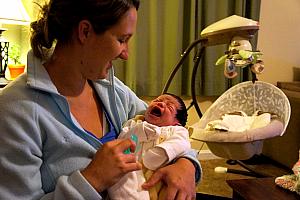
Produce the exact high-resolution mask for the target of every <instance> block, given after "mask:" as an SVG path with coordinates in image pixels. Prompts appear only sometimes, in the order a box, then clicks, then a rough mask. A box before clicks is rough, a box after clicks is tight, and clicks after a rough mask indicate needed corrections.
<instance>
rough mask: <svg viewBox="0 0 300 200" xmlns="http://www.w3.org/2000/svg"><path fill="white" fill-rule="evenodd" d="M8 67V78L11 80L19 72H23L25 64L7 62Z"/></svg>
mask: <svg viewBox="0 0 300 200" xmlns="http://www.w3.org/2000/svg"><path fill="white" fill-rule="evenodd" d="M8 69H9V72H10V78H11V79H12V80H14V79H15V78H17V77H18V76H19V75H20V74H22V73H23V72H24V69H25V65H24V64H17V65H13V64H9V65H8Z"/></svg>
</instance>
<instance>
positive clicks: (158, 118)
mask: <svg viewBox="0 0 300 200" xmlns="http://www.w3.org/2000/svg"><path fill="white" fill-rule="evenodd" d="M179 108H180V104H179V102H178V101H177V99H175V98H174V97H172V96H170V95H167V94H164V95H161V96H159V97H157V98H156V99H154V100H153V101H151V102H150V104H149V107H148V108H147V110H146V113H145V120H146V121H147V122H149V123H151V124H154V125H156V126H175V125H179V122H178V120H177V119H176V117H175V116H176V113H177V109H179Z"/></svg>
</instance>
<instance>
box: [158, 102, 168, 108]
mask: <svg viewBox="0 0 300 200" xmlns="http://www.w3.org/2000/svg"><path fill="white" fill-rule="evenodd" d="M157 106H159V107H161V108H164V107H165V106H166V103H165V102H157Z"/></svg>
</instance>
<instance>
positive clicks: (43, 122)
mask: <svg viewBox="0 0 300 200" xmlns="http://www.w3.org/2000/svg"><path fill="white" fill-rule="evenodd" d="M27 60H28V63H27V73H24V74H23V75H21V76H20V77H18V78H17V79H16V80H15V81H13V82H11V83H10V84H9V85H7V86H6V87H5V88H4V89H3V90H1V93H0V116H1V117H0V173H1V175H0V199H1V200H2V199H3V200H19V199H24V200H25V199H26V200H30V199H59V200H63V199H68V200H72V199H76V200H81V199H82V200H83V199H88V200H96V199H97V200H98V199H99V200H100V199H103V197H102V196H101V194H99V193H98V192H97V191H96V190H95V189H94V188H93V187H92V186H91V185H90V184H89V183H88V182H87V180H86V179H85V178H84V177H83V176H82V175H81V173H80V170H81V169H84V168H85V167H86V166H87V165H88V164H89V162H90V161H91V159H92V158H93V156H94V154H95V153H96V151H97V149H99V148H101V145H102V144H101V142H99V140H97V139H96V138H95V137H93V136H91V135H90V134H88V133H87V132H86V131H84V129H83V128H82V127H81V126H80V125H79V123H78V122H77V121H76V119H75V118H74V117H73V116H72V114H71V112H70V107H69V105H68V102H67V100H66V98H65V97H64V96H62V95H60V94H59V92H58V91H57V89H56V87H55V85H54V84H53V83H52V81H51V79H50V77H49V75H48V73H47V71H46V70H45V68H44V67H43V65H42V61H41V60H40V59H38V58H36V57H34V56H33V53H32V52H31V51H30V52H29V53H28V57H27ZM93 84H94V87H95V89H96V91H97V94H98V95H99V98H100V99H101V101H102V103H103V105H104V107H105V109H106V111H107V114H108V116H109V117H110V119H111V121H112V123H113V125H114V127H115V129H116V131H117V133H119V132H120V130H121V127H122V123H123V122H125V121H127V120H128V119H130V118H133V117H134V116H135V115H137V114H141V113H142V112H143V111H144V110H145V109H146V106H147V105H146V104H145V102H143V101H142V100H140V99H139V98H138V97H137V96H136V95H135V93H134V92H132V91H131V90H130V89H129V88H128V87H127V86H126V85H124V84H123V83H122V82H121V81H120V80H119V79H117V78H116V77H114V75H113V70H111V71H110V73H109V75H108V78H107V79H103V80H97V81H94V82H93ZM82 106H84V102H83V104H82ZM185 157H187V158H189V159H191V160H192V161H193V163H194V164H195V166H196V169H197V170H196V171H197V173H196V179H197V181H199V179H200V175H201V168H200V163H199V161H198V160H197V159H196V155H195V153H194V152H193V151H191V152H190V153H189V154H188V155H186V156H185Z"/></svg>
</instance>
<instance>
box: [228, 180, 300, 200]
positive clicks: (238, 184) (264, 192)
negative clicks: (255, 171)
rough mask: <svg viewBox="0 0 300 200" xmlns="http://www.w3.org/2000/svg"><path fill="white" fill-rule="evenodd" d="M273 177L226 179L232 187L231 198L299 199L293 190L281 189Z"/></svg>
mask: <svg viewBox="0 0 300 200" xmlns="http://www.w3.org/2000/svg"><path fill="white" fill-rule="evenodd" d="M274 180H275V177H271V178H254V179H236V180H227V181H226V182H227V184H228V185H229V186H230V187H231V188H232V189H233V194H232V198H233V199H237V200H241V199H245V200H258V199H268V200H283V199H284V200H294V199H298V200H299V199H300V195H297V193H295V192H291V191H289V190H286V189H283V188H281V187H279V186H277V185H276V184H275V183H274Z"/></svg>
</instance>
